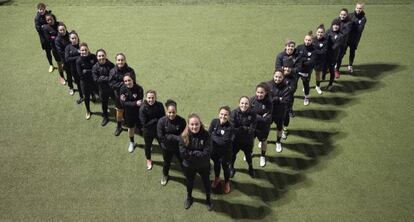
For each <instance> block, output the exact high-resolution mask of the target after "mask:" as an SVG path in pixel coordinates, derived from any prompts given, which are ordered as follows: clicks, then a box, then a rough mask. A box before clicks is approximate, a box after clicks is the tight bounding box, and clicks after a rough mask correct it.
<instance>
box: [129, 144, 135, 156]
mask: <svg viewBox="0 0 414 222" xmlns="http://www.w3.org/2000/svg"><path fill="white" fill-rule="evenodd" d="M134 149H135V144H134V143H133V142H129V146H128V152H130V153H132V152H134Z"/></svg>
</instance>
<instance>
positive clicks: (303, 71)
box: [296, 31, 316, 106]
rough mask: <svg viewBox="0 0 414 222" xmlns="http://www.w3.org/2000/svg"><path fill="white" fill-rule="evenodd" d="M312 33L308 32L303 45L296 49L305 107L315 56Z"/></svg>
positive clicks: (307, 103) (307, 101) (307, 100)
mask: <svg viewBox="0 0 414 222" xmlns="http://www.w3.org/2000/svg"><path fill="white" fill-rule="evenodd" d="M312 40H313V36H312V31H310V32H309V33H308V34H307V35H306V36H305V39H304V44H302V45H299V46H298V47H297V48H296V51H297V60H296V63H297V73H298V75H299V76H300V78H301V79H302V83H303V92H304V94H305V96H304V97H305V98H304V100H303V104H304V105H305V106H307V105H309V91H310V87H309V81H310V79H311V74H312V70H313V65H314V60H315V55H316V53H314V51H315V48H314V47H313V45H312Z"/></svg>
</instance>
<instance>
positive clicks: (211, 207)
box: [206, 200, 213, 211]
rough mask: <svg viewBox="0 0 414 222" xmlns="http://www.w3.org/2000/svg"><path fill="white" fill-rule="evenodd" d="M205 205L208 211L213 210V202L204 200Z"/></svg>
mask: <svg viewBox="0 0 414 222" xmlns="http://www.w3.org/2000/svg"><path fill="white" fill-rule="evenodd" d="M206 206H207V210H208V211H212V210H213V203H211V200H210V201H207V202H206Z"/></svg>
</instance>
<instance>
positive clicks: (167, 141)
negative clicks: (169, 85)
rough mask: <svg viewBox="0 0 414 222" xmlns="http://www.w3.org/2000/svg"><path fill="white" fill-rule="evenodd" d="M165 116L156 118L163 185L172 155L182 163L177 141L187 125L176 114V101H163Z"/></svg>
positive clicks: (165, 182)
mask: <svg viewBox="0 0 414 222" xmlns="http://www.w3.org/2000/svg"><path fill="white" fill-rule="evenodd" d="M165 108H166V111H165V116H164V117H161V119H159V120H158V124H157V136H158V138H159V142H160V146H161V148H162V156H163V158H164V163H163V167H162V174H163V176H162V178H161V185H163V186H165V185H166V184H167V182H168V173H169V171H170V165H171V160H172V158H173V156H174V155H175V157H176V158H177V159H178V160H179V162H180V163H182V162H183V161H182V159H181V156H180V151H179V149H178V142H179V140H180V135H181V133H182V132H183V131H184V129H185V126H186V125H187V124H186V122H185V119H184V118H182V117H181V116H179V115H177V103H176V102H175V101H173V100H170V99H169V100H167V102H166V103H165Z"/></svg>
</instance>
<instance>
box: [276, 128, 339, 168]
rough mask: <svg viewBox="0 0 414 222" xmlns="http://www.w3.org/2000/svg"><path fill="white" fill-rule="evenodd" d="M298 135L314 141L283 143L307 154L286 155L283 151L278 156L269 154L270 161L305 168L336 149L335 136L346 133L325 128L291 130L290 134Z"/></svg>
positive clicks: (284, 145) (289, 147) (291, 148)
mask: <svg viewBox="0 0 414 222" xmlns="http://www.w3.org/2000/svg"><path fill="white" fill-rule="evenodd" d="M292 135H296V136H300V137H304V138H306V139H308V140H311V141H312V143H293V144H289V143H283V145H282V146H283V147H284V148H285V149H290V150H294V151H296V152H299V153H302V154H304V155H305V156H304V157H301V156H297V155H295V156H284V155H283V153H282V154H281V155H277V156H269V157H268V161H270V162H273V163H276V164H277V165H279V166H287V167H290V168H291V169H294V170H304V169H308V168H309V167H312V166H314V165H315V164H317V163H318V157H319V156H324V155H327V154H329V153H330V152H331V151H332V150H333V149H334V144H333V137H335V138H338V137H339V136H342V137H344V136H345V134H344V133H340V132H337V131H332V132H330V131H323V130H318V131H317V130H303V129H297V130H290V131H289V136H292ZM268 143H269V144H275V141H269V142H268Z"/></svg>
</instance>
